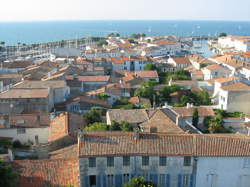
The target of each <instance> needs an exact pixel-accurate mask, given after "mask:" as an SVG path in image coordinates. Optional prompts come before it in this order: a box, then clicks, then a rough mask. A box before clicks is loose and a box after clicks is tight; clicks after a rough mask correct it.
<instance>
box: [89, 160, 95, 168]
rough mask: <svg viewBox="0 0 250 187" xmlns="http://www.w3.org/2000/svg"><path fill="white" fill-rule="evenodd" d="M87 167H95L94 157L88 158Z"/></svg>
mask: <svg viewBox="0 0 250 187" xmlns="http://www.w3.org/2000/svg"><path fill="white" fill-rule="evenodd" d="M89 167H90V168H93V167H96V158H89Z"/></svg>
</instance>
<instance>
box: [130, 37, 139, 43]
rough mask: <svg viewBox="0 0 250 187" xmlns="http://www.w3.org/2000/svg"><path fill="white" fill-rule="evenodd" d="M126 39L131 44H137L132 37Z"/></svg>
mask: <svg viewBox="0 0 250 187" xmlns="http://www.w3.org/2000/svg"><path fill="white" fill-rule="evenodd" d="M128 41H129V43H131V44H138V42H137V41H135V40H134V39H132V38H129V39H128Z"/></svg>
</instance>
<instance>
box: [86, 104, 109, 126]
mask: <svg viewBox="0 0 250 187" xmlns="http://www.w3.org/2000/svg"><path fill="white" fill-rule="evenodd" d="M105 112H106V110H105V109H101V108H94V107H93V108H91V110H90V111H89V112H88V113H86V114H83V117H84V118H85V120H86V122H87V124H92V123H95V122H101V121H102V115H104V114H105Z"/></svg>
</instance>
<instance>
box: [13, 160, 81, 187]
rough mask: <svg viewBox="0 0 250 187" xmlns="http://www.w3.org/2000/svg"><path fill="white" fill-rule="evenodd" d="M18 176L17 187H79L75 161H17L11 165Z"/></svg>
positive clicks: (77, 169) (77, 168) (77, 167)
mask: <svg viewBox="0 0 250 187" xmlns="http://www.w3.org/2000/svg"><path fill="white" fill-rule="evenodd" d="M12 165H13V168H14V170H15V171H16V172H17V173H18V174H19V177H18V180H17V182H18V184H19V185H18V186H20V187H28V186H36V187H44V186H51V187H57V186H66V185H73V186H74V187H79V186H80V180H79V175H80V173H79V165H78V160H77V159H71V160H63V159H60V160H20V161H19V160H18V161H14V162H13V163H12Z"/></svg>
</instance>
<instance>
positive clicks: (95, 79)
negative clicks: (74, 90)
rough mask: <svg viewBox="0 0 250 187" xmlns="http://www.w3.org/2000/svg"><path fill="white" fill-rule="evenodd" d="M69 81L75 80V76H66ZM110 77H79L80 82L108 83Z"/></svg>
mask: <svg viewBox="0 0 250 187" xmlns="http://www.w3.org/2000/svg"><path fill="white" fill-rule="evenodd" d="M66 79H67V80H73V79H74V77H73V76H66ZM109 79H110V76H104V75H98V76H78V80H79V81H82V82H108V81H109Z"/></svg>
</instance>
